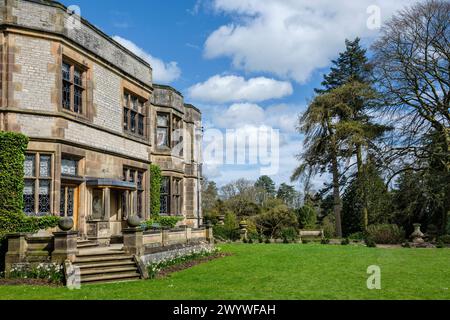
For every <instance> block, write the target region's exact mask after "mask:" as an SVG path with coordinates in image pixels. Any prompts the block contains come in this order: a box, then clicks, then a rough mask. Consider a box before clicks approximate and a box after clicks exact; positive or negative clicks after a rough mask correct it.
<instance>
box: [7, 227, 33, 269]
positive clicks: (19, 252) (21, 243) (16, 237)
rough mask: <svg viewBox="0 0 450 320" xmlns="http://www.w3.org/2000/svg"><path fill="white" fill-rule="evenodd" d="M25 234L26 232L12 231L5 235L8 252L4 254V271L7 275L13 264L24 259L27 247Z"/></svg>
mask: <svg viewBox="0 0 450 320" xmlns="http://www.w3.org/2000/svg"><path fill="white" fill-rule="evenodd" d="M26 236H27V234H26V233H12V234H8V235H7V238H8V252H7V253H6V256H5V272H6V276H7V277H8V275H9V273H10V271H11V268H12V267H13V265H14V264H16V263H23V262H25V261H26V253H27V249H28V244H27V240H26Z"/></svg>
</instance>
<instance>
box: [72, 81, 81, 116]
mask: <svg viewBox="0 0 450 320" xmlns="http://www.w3.org/2000/svg"><path fill="white" fill-rule="evenodd" d="M73 111H74V112H76V113H83V89H81V88H79V87H75V88H74V100H73Z"/></svg>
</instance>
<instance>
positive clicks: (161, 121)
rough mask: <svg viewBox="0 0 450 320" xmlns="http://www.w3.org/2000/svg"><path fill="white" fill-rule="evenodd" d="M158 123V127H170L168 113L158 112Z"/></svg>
mask: <svg viewBox="0 0 450 320" xmlns="http://www.w3.org/2000/svg"><path fill="white" fill-rule="evenodd" d="M157 125H158V127H168V126H169V117H168V116H167V115H161V114H158V118H157Z"/></svg>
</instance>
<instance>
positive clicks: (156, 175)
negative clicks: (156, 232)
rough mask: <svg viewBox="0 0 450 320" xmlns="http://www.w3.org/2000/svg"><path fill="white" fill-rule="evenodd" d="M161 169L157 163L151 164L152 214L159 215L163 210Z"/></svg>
mask: <svg viewBox="0 0 450 320" xmlns="http://www.w3.org/2000/svg"><path fill="white" fill-rule="evenodd" d="M161 180H162V175H161V169H160V168H159V166H157V165H156V164H151V165H150V214H151V216H152V217H154V216H159V214H160V211H161Z"/></svg>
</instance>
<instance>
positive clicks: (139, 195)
mask: <svg viewBox="0 0 450 320" xmlns="http://www.w3.org/2000/svg"><path fill="white" fill-rule="evenodd" d="M143 196H144V193H143V192H142V191H139V192H138V193H137V215H138V217H139V218H142V216H143V215H142V212H143V207H142V202H143V201H142V198H143Z"/></svg>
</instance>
